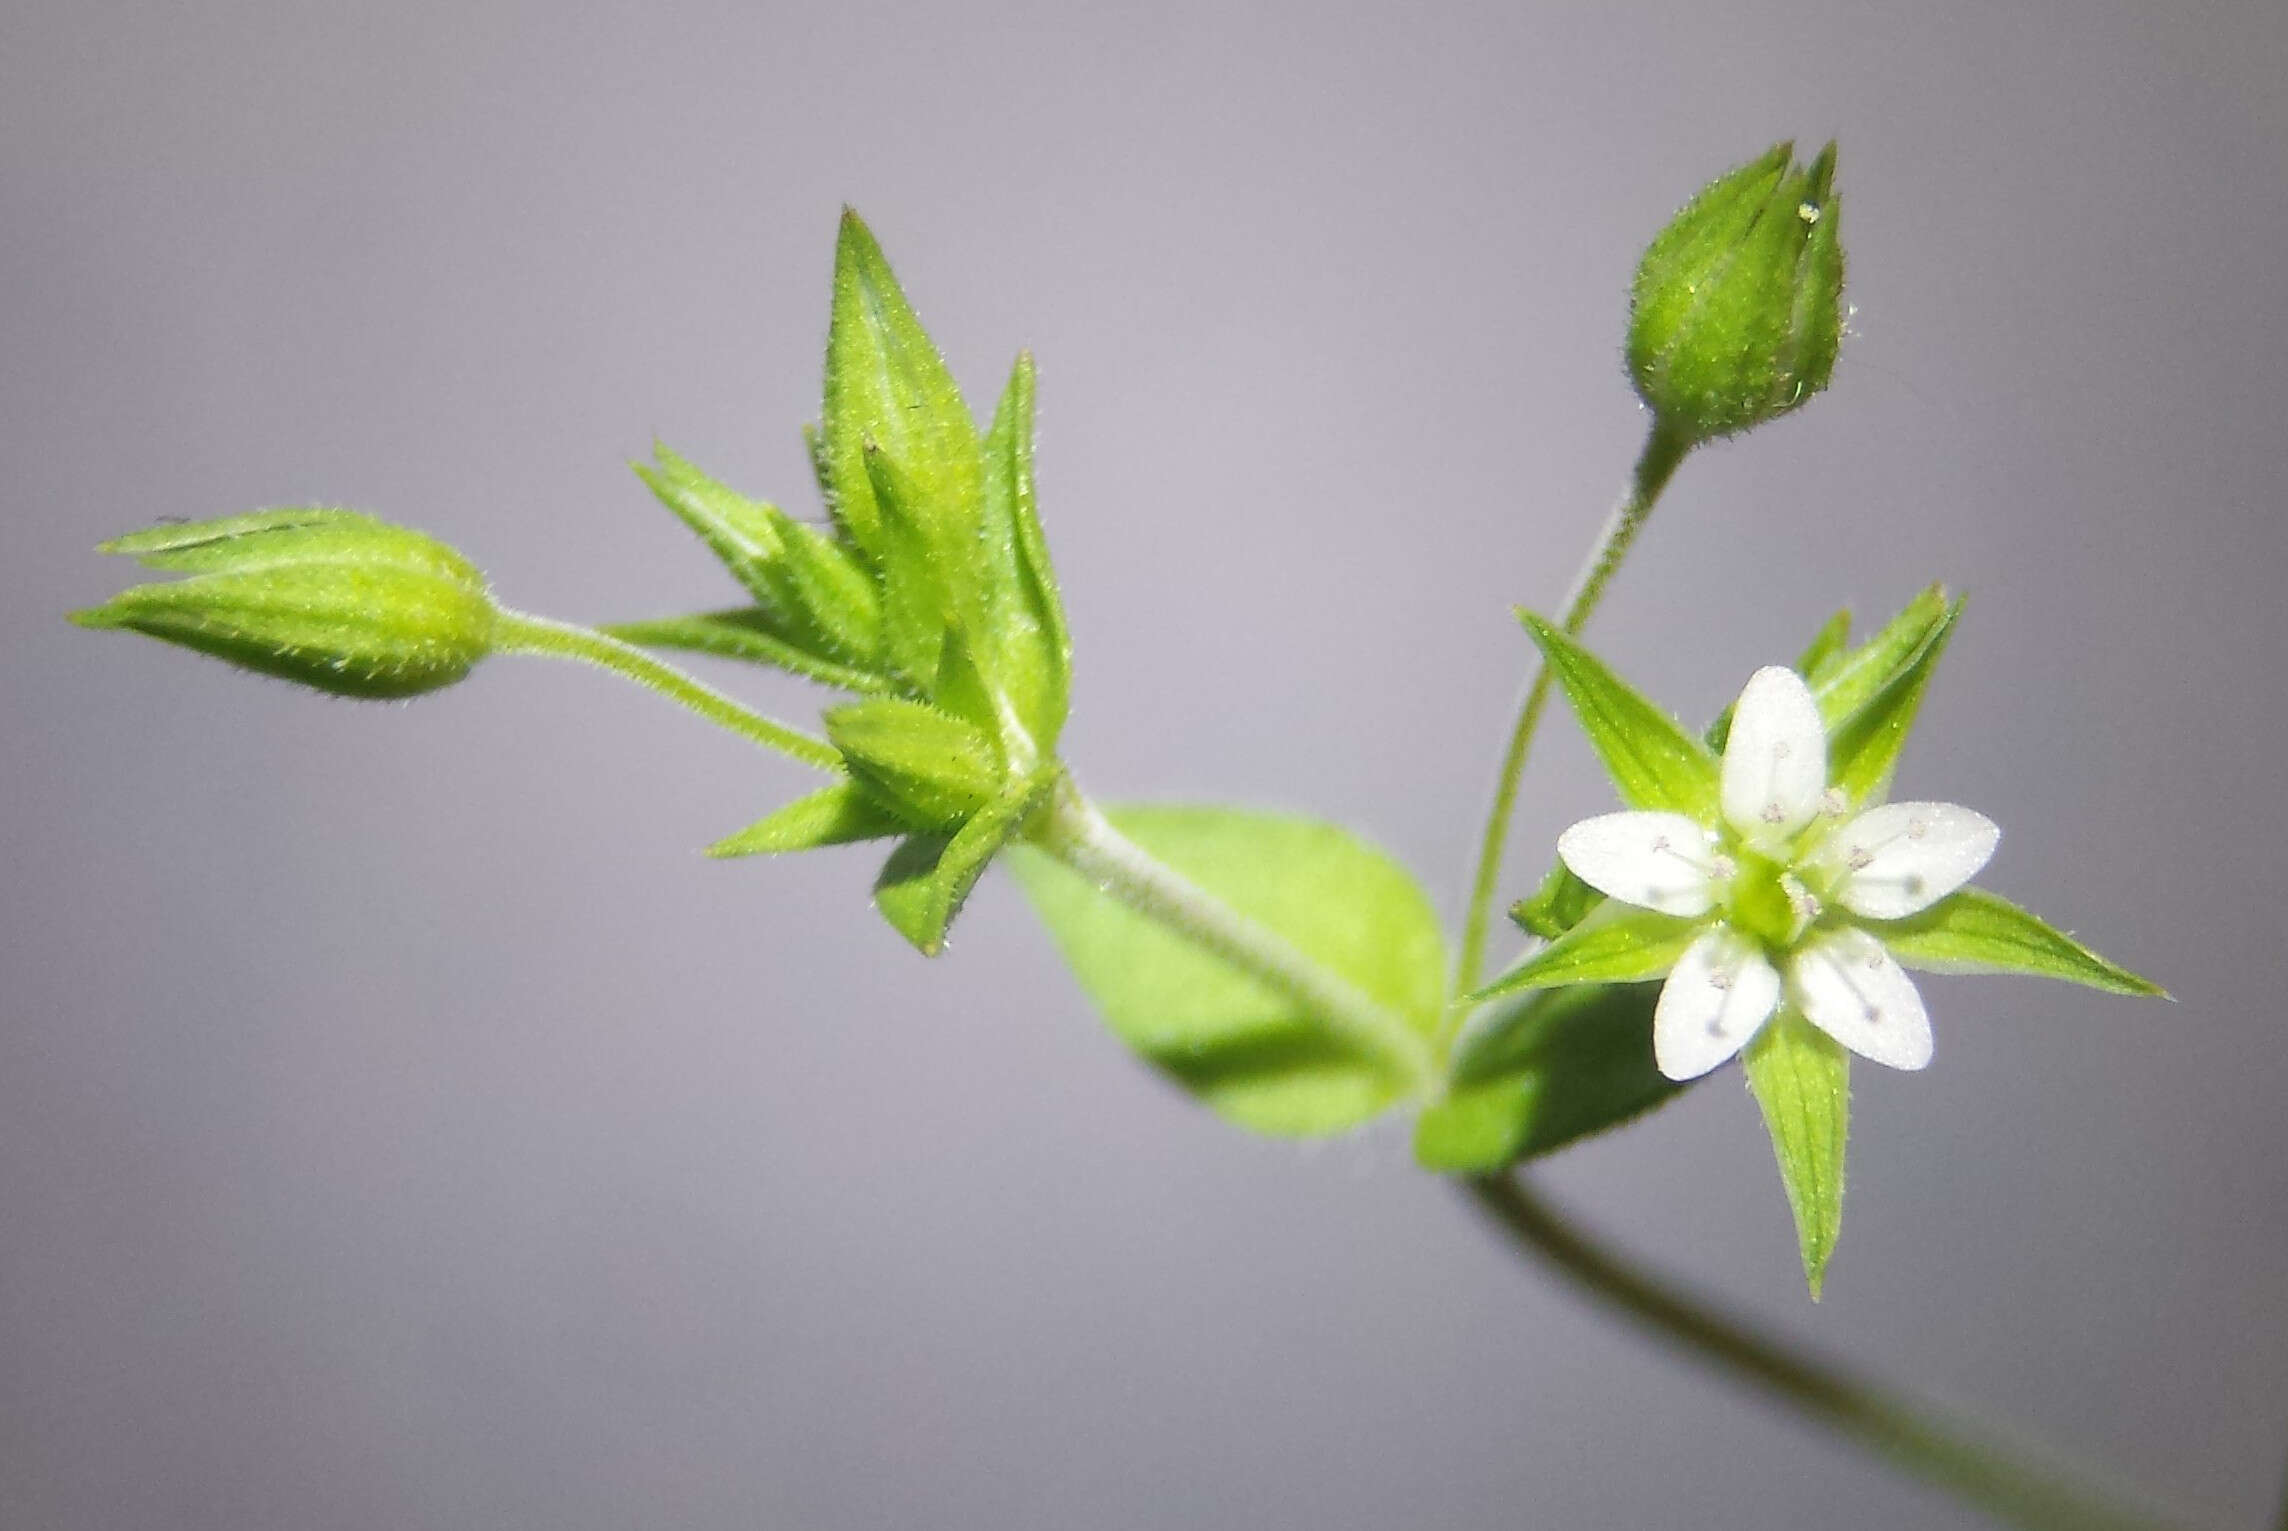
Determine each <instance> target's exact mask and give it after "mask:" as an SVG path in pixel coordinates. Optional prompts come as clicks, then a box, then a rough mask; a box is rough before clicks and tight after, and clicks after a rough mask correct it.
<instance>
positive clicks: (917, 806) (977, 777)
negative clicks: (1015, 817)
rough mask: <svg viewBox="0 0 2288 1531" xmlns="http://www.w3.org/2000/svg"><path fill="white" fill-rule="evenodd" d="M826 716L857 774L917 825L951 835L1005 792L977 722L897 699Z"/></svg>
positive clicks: (997, 762) (997, 763)
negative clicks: (964, 821)
mask: <svg viewBox="0 0 2288 1531" xmlns="http://www.w3.org/2000/svg"><path fill="white" fill-rule="evenodd" d="M825 718H826V737H827V738H828V739H829V740H830V741H832V743H833V745H834V747H835V748H836V749H838V750H840V751H841V752H842V757H843V759H844V761H845V762H846V763H847V764H848V765H849V768H850V775H851V777H852V778H853V779H854V780H856V781H857V782H858V783H860V784H861V785H862V786H864V787H865V788H866V789H867V790H868V791H869V792H870V793H871V794H872V795H873V796H874V798H875V799H876V800H877V801H878V802H880V803H881V805H882V806H883V807H884V808H886V809H887V810H889V811H890V812H892V813H894V814H896V815H898V817H899V818H901V819H903V820H904V821H905V822H906V823H907V825H909V826H910V827H912V828H914V829H919V830H925V831H945V832H950V831H951V830H952V829H953V828H954V827H955V826H956V825H958V824H960V823H961V822H962V821H963V820H965V819H967V818H968V817H969V816H970V815H971V814H973V813H976V812H977V811H978V810H979V809H981V808H983V807H984V806H985V805H986V804H987V803H990V802H992V801H993V800H994V799H995V798H996V797H998V796H999V795H1000V794H1001V790H1002V768H1001V760H1000V757H999V754H998V752H997V751H996V750H995V749H994V747H993V741H992V740H991V739H990V738H988V737H987V736H986V734H985V732H984V730H982V729H980V728H979V727H977V725H976V724H974V723H970V722H967V721H965V720H963V719H961V718H956V717H953V716H951V715H949V714H947V713H943V712H940V711H938V710H937V709H936V708H934V707H931V706H928V705H926V704H924V703H921V702H910V701H906V700H904V699H903V698H899V697H880V698H875V699H872V700H869V701H863V702H852V703H850V704H848V705H847V706H842V707H831V708H828V709H827V711H826V715H825Z"/></svg>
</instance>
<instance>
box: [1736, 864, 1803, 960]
mask: <svg viewBox="0 0 2288 1531" xmlns="http://www.w3.org/2000/svg"><path fill="white" fill-rule="evenodd" d="M1734 860H1735V862H1736V863H1737V867H1738V870H1736V871H1735V872H1734V873H1733V874H1732V886H1731V889H1730V892H1729V894H1728V896H1727V898H1726V900H1725V909H1724V922H1725V923H1726V924H1728V925H1730V926H1731V927H1732V928H1733V929H1734V930H1737V931H1739V932H1740V933H1741V934H1742V935H1744V936H1748V937H1750V938H1751V939H1753V940H1756V941H1759V942H1761V943H1762V944H1763V945H1764V946H1766V947H1769V948H1772V949H1774V950H1777V949H1778V948H1781V947H1784V946H1786V945H1787V944H1788V943H1789V942H1791V941H1793V940H1794V939H1795V937H1796V933H1797V931H1799V930H1800V929H1801V928H1802V927H1803V924H1804V910H1803V908H1802V900H1803V899H1804V897H1806V895H1805V893H1804V890H1803V889H1802V887H1801V886H1800V885H1797V886H1794V887H1791V886H1790V884H1791V883H1794V881H1795V880H1794V879H1793V878H1791V877H1789V876H1788V875H1787V868H1786V867H1784V866H1782V865H1781V864H1780V863H1779V862H1776V861H1774V860H1772V859H1771V858H1770V857H1768V856H1760V855H1758V854H1757V853H1756V852H1754V851H1752V850H1749V849H1747V848H1746V847H1745V846H1743V847H1741V848H1740V849H1739V850H1738V851H1736V852H1734Z"/></svg>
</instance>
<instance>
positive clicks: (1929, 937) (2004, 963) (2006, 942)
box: [1862, 888, 2169, 999]
mask: <svg viewBox="0 0 2288 1531" xmlns="http://www.w3.org/2000/svg"><path fill="white" fill-rule="evenodd" d="M1862 923H1863V924H1864V925H1865V926H1866V928H1867V930H1868V932H1869V933H1870V934H1872V935H1874V936H1875V937H1877V938H1878V939H1879V940H1881V941H1882V943H1883V945H1884V946H1886V947H1888V948H1889V949H1890V952H1891V955H1892V956H1893V957H1896V958H1897V959H1898V960H1899V962H1900V964H1901V965H1902V966H1905V967H1910V968H1916V969H1919V970H1920V971H1922V972H1925V973H2021V974H2024V975H2026V976H2027V977H2031V978H2060V979H2063V980H2065V981H2066V982H2067V983H2078V984H2081V985H2083V986H2084V987H2086V988H2091V989H2103V990H2104V991H2105V992H2106V993H2108V994H2135V995H2143V996H2148V997H2152V998H2159V999H2166V998H2168V997H2169V993H2168V991H2167V990H2166V989H2163V988H2162V987H2161V986H2160V985H2159V984H2156V983H2154V982H2153V981H2152V980H2150V979H2147V978H2141V977H2139V976H2138V975H2137V974H2135V973H2132V972H2130V971H2129V970H2128V969H2127V968H2125V967H2121V966H2119V965H2117V964H2115V963H2112V962H2108V961H2107V960H2106V959H2105V958H2103V957H2100V956H2099V955H2098V954H2097V953H2096V952H2093V951H2091V950H2090V949H2089V948H2088V947H2086V946H2084V945H2082V944H2081V943H2080V942H2079V941H2076V940H2075V939H2074V938H2073V937H2072V936H2069V935H2067V934H2066V933H2065V932H2064V931H2062V930H2059V929H2057V928H2055V927H2054V926H2051V925H2049V924H2047V923H2045V922H2044V921H2042V920H2040V919H2038V918H2037V917H2035V916H2034V915H2032V914H2029V913H2027V912H2026V911H2025V910H2023V909H2021V908H2019V907H2018V906H2017V905H2016V904H2013V903H2011V902H2010V901H2009V900H2007V899H2004V898H1998V897H1996V896H1995V895H1994V894H1992V893H1988V892H1986V891H1985V890H1984V889H1982V888H1964V889H1962V890H1960V891H1959V892H1955V893H1950V894H1948V895H1947V896H1946V897H1945V898H1942V899H1940V900H1939V901H1938V902H1937V903H1935V904H1933V905H1931V906H1930V907H1929V908H1928V909H1925V910H1924V911H1923V912H1922V913H1920V914H1915V915H1909V916H1908V917H1907V918H1906V919H1903V920H1867V921H1863V922H1862Z"/></svg>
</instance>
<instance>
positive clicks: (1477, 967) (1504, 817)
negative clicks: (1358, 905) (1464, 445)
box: [1448, 416, 1692, 1029]
mask: <svg viewBox="0 0 2288 1531" xmlns="http://www.w3.org/2000/svg"><path fill="white" fill-rule="evenodd" d="M1691 450H1692V443H1691V442H1690V441H1688V440H1686V439H1684V438H1683V437H1680V436H1677V435H1675V434H1674V433H1672V432H1670V431H1666V430H1663V429H1662V428H1661V425H1660V421H1659V418H1658V417H1657V416H1656V417H1655V418H1654V420H1653V426H1652V429H1651V431H1650V432H1648V433H1647V434H1646V436H1645V444H1644V450H1643V451H1641V452H1639V453H1638V454H1637V465H1636V469H1635V471H1634V472H1632V473H1631V474H1630V475H1629V486H1628V488H1627V489H1625V490H1624V491H1622V493H1621V498H1620V500H1619V502H1618V503H1616V504H1615V505H1614V506H1613V509H1612V513H1611V514H1610V515H1608V516H1606V517H1605V525H1604V527H1603V529H1602V530H1600V531H1599V532H1598V534H1597V542H1596V545H1595V546H1594V547H1592V548H1590V549H1589V556H1588V558H1587V559H1586V560H1584V561H1583V563H1582V565H1581V568H1580V572H1578V573H1577V574H1575V575H1574V576H1573V587H1572V588H1571V589H1570V590H1568V591H1566V592H1565V601H1564V604H1563V605H1562V606H1561V607H1560V608H1559V615H1558V619H1557V625H1558V626H1560V627H1562V628H1564V629H1565V631H1566V632H1568V633H1577V632H1579V631H1580V630H1581V627H1582V625H1583V624H1584V623H1586V622H1587V621H1588V620H1589V614H1590V613H1591V612H1593V611H1595V610H1596V609H1597V602H1598V601H1600V600H1602V599H1603V598H1604V594H1605V587H1606V586H1607V585H1609V584H1611V583H1612V580H1613V576H1614V574H1616V573H1617V572H1619V570H1620V567H1621V560H1622V559H1623V558H1625V557H1627V556H1628V551H1629V547H1630V545H1631V544H1633V543H1634V542H1635V541H1636V540H1637V532H1638V531H1639V530H1640V529H1641V528H1642V527H1643V526H1644V523H1645V517H1647V516H1649V515H1651V514H1652V508H1653V506H1654V505H1655V504H1656V503H1658V502H1659V500H1660V492H1661V491H1662V490H1663V489H1665V488H1667V487H1668V481H1669V479H1670V478H1671V477H1672V476H1673V475H1674V474H1675V472H1676V468H1677V464H1679V463H1681V462H1683V461H1684V455H1685V453H1687V452H1689V451H1691ZM1548 701H1549V666H1548V665H1546V664H1542V663H1540V662H1538V661H1537V662H1536V663H1535V665H1534V671H1533V679H1532V680H1531V681H1529V682H1527V684H1526V688H1525V700H1524V701H1523V702H1522V703H1520V704H1519V706H1518V712H1517V726H1516V727H1514V728H1512V729H1511V730H1510V735H1509V748H1508V749H1507V750H1505V751H1504V752H1503V754H1502V763H1501V774H1500V776H1499V777H1498V778H1497V779H1496V781H1495V783H1494V802H1493V809H1492V811H1491V812H1490V813H1489V814H1488V815H1487V817H1486V832H1485V835H1484V837H1483V838H1482V839H1481V840H1480V841H1479V842H1478V869H1477V875H1476V876H1475V878H1474V879H1473V880H1472V882H1471V885H1470V908H1469V913H1468V916H1467V917H1466V918H1465V919H1464V920H1463V922H1462V949H1461V952H1460V953H1459V955H1458V956H1457V958H1456V960H1455V963H1454V993H1456V994H1457V995H1460V994H1467V993H1469V992H1470V991H1471V990H1473V989H1475V988H1476V987H1477V986H1478V979H1479V978H1480V977H1481V976H1482V975H1483V973H1484V971H1485V963H1486V930H1487V926H1488V925H1489V924H1490V923H1491V921H1492V918H1493V906H1494V893H1495V891H1496V889H1497V888H1499V886H1500V884H1501V870H1502V852H1503V851H1504V850H1505V849H1506V848H1507V847H1508V845H1509V821H1510V816H1511V814H1512V813H1514V812H1515V811H1516V808H1517V784H1518V779H1519V778H1520V777H1521V776H1523V775H1524V774H1525V756H1526V751H1527V750H1529V749H1530V748H1531V747H1532V745H1533V734H1534V730H1535V729H1536V728H1538V727H1539V726H1540V724H1541V709H1542V708H1543V707H1544V706H1545V705H1546V704H1547V703H1548ZM1460 1021H1461V1017H1460V1016H1459V1015H1456V1016H1455V1017H1453V1018H1452V1019H1451V1020H1450V1021H1449V1022H1448V1026H1449V1029H1451V1028H1452V1027H1453V1026H1456V1025H1459V1024H1460Z"/></svg>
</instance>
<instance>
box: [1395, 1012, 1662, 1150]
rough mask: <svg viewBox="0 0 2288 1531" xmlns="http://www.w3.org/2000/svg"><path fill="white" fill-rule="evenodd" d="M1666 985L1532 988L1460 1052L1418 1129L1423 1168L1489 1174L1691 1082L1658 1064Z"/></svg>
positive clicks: (1494, 1015) (1608, 1124) (1475, 1032)
mask: <svg viewBox="0 0 2288 1531" xmlns="http://www.w3.org/2000/svg"><path fill="white" fill-rule="evenodd" d="M1659 996H1660V985H1659V984H1656V983H1642V984H1606V985H1595V984H1583V985H1580V986H1577V987H1574V988H1569V989H1545V990H1536V991H1534V992H1532V993H1529V994H1525V995H1521V996H1519V997H1517V998H1515V999H1512V1000H1510V1001H1508V1002H1507V1003H1506V1004H1505V1005H1504V1006H1503V1007H1502V1008H1500V1009H1498V1010H1495V1011H1492V1012H1490V1013H1489V1014H1487V1015H1485V1016H1483V1017H1481V1018H1480V1019H1479V1020H1478V1021H1477V1022H1476V1023H1474V1024H1473V1025H1472V1027H1471V1028H1470V1030H1468V1031H1467V1032H1465V1033H1463V1036H1462V1040H1461V1042H1460V1044H1459V1046H1458V1047H1457V1048H1456V1050H1455V1054H1454V1063H1453V1070H1452V1076H1451V1083H1450V1084H1449V1085H1448V1087H1447V1092H1446V1095H1445V1098H1443V1099H1442V1100H1440V1101H1438V1102H1437V1103H1436V1104H1434V1105H1432V1106H1430V1107H1429V1108H1427V1109H1426V1110H1424V1111H1423V1113H1422V1115H1421V1116H1420V1117H1419V1118H1418V1119H1417V1120H1416V1122H1415V1126H1414V1156H1415V1158H1416V1160H1418V1161H1419V1162H1420V1163H1421V1165H1422V1166H1423V1168H1425V1169H1429V1170H1433V1171H1436V1172H1438V1173H1440V1174H1449V1175H1483V1174H1490V1173H1491V1172H1493V1171H1495V1170H1499V1169H1502V1168H1505V1167H1507V1166H1508V1165H1510V1164H1513V1163H1515V1162H1516V1161H1518V1160H1519V1159H1528V1158H1534V1157H1537V1156H1539V1155H1542V1154H1547V1153H1552V1152H1554V1151H1556V1150H1557V1149H1560V1148H1563V1147H1565V1146H1566V1145H1567V1144H1570V1143H1574V1142H1577V1141H1579V1140H1580V1139H1582V1138H1585V1137H1588V1136H1590V1135H1591V1134H1593V1133H1599V1132H1603V1131H1606V1130H1607V1129H1609V1128H1613V1127H1618V1126H1620V1125H1621V1124H1623V1123H1624V1122H1629V1121H1632V1120H1634V1119H1635V1118H1637V1117H1639V1116H1642V1115H1643V1114H1644V1113H1645V1112H1647V1111H1650V1110H1652V1109H1653V1108H1654V1107H1655V1106H1658V1105H1661V1104H1662V1103H1664V1102H1666V1101H1668V1100H1671V1099H1673V1098H1674V1097H1675V1096H1676V1095H1677V1094H1679V1093H1680V1092H1681V1091H1682V1090H1683V1089H1684V1086H1682V1085H1680V1084H1677V1083H1675V1082H1673V1081H1672V1080H1670V1079H1668V1078H1666V1077H1665V1076H1664V1075H1662V1073H1661V1072H1660V1068H1659V1066H1658V1065H1657V1064H1656V1063H1654V1061H1653V1048H1652V1012H1653V1005H1654V1003H1655V1002H1656V1001H1657V1000H1658V998H1659Z"/></svg>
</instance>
